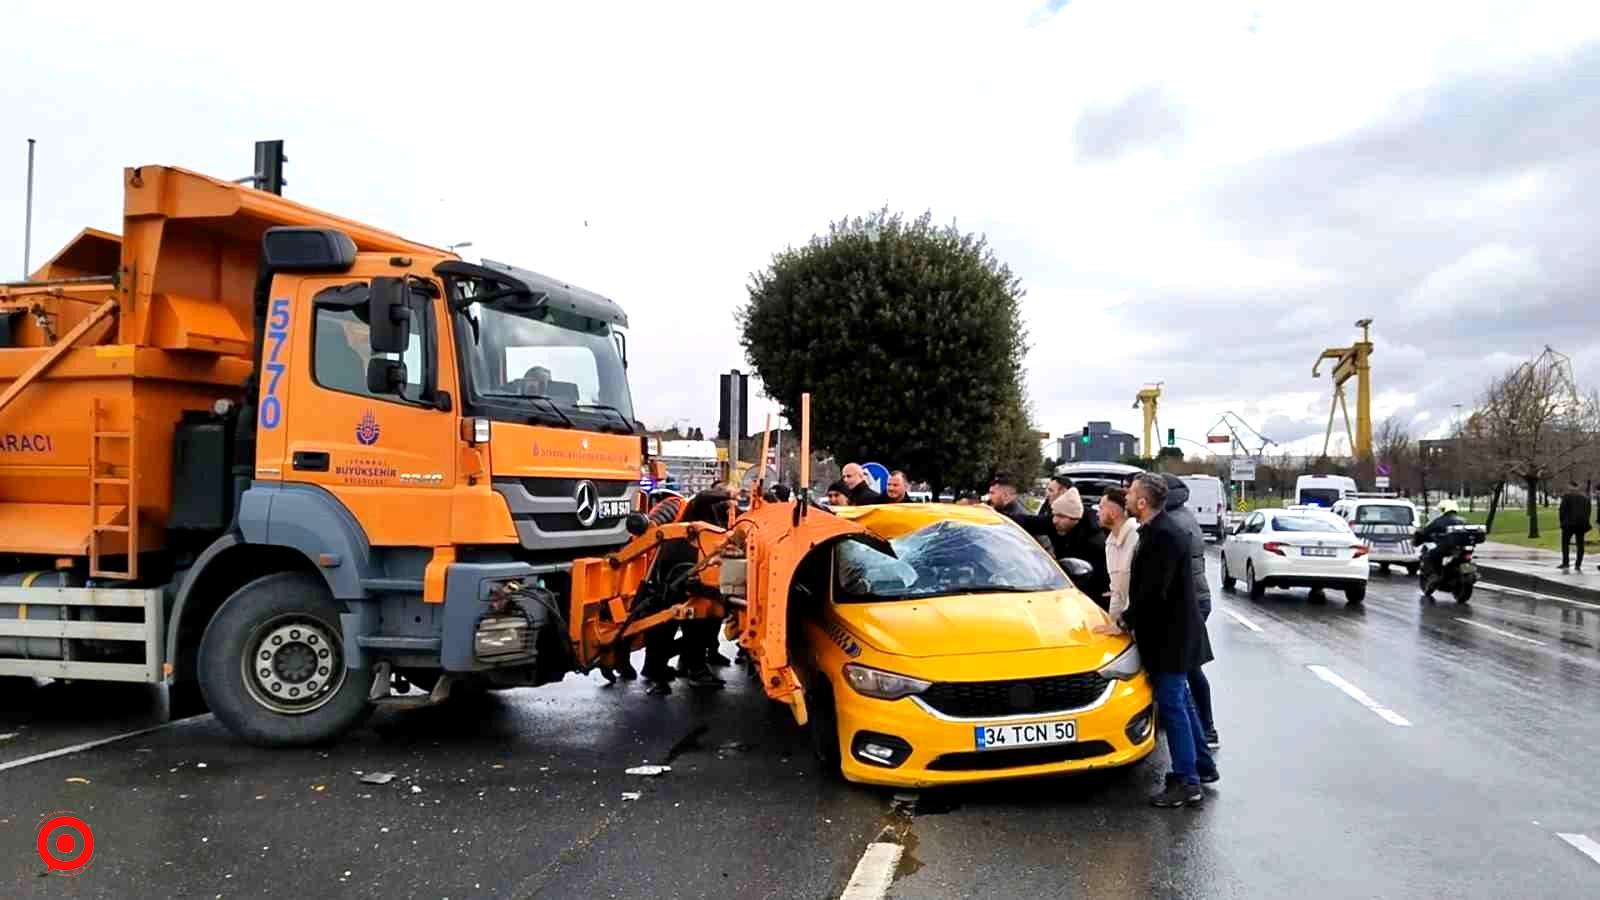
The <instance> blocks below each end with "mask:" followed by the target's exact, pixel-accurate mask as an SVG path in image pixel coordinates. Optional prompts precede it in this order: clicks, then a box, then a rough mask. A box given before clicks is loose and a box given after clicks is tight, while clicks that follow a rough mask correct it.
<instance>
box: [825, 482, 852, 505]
mask: <svg viewBox="0 0 1600 900" xmlns="http://www.w3.org/2000/svg"><path fill="white" fill-rule="evenodd" d="M849 505H850V489H849V488H848V487H846V486H845V483H844V481H843V480H840V481H835V482H834V483H833V484H830V485H828V506H829V507H830V508H832V509H838V508H839V507H841V506H849Z"/></svg>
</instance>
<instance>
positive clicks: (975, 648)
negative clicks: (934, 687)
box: [832, 589, 1111, 657]
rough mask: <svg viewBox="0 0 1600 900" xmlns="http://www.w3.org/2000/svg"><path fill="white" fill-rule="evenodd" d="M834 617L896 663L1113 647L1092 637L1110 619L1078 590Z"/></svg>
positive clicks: (862, 608)
mask: <svg viewBox="0 0 1600 900" xmlns="http://www.w3.org/2000/svg"><path fill="white" fill-rule="evenodd" d="M832 611H833V613H834V614H835V615H837V616H838V617H839V619H840V621H841V622H842V623H843V624H844V626H845V627H846V628H848V629H849V630H850V632H851V633H852V634H854V635H855V636H856V637H858V638H860V639H861V640H862V641H863V642H865V643H866V644H867V645H868V646H870V647H872V648H873V649H875V650H879V651H882V652H884V653H889V654H892V655H895V656H908V657H935V656H960V655H971V654H977V653H1014V652H1018V651H1025V650H1048V649H1057V648H1071V647H1089V646H1092V645H1096V644H1100V643H1103V642H1105V641H1107V640H1110V638H1108V637H1107V636H1106V635H1103V634H1096V633H1094V632H1093V631H1091V630H1090V629H1091V628H1092V627H1093V626H1095V625H1103V624H1109V623H1110V621H1111V619H1110V617H1109V616H1107V615H1106V614H1105V613H1104V612H1103V611H1101V609H1100V607H1098V606H1095V605H1094V604H1093V603H1091V602H1090V601H1089V599H1088V598H1087V597H1085V596H1083V595H1082V594H1080V593H1078V592H1077V591H1076V590H1072V589H1067V590H1060V591H1040V592H1038V593H1033V594H1010V593H1006V594H957V595H951V596H946V597H925V598H918V599H915V600H893V601H877V602H868V603H836V604H833V605H832Z"/></svg>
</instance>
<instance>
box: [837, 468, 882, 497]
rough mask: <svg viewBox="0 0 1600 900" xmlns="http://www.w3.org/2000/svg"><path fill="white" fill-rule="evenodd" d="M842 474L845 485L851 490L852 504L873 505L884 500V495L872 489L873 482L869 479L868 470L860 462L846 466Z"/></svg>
mask: <svg viewBox="0 0 1600 900" xmlns="http://www.w3.org/2000/svg"><path fill="white" fill-rule="evenodd" d="M842 475H843V481H844V486H845V487H846V488H848V489H849V490H850V494H849V496H850V505H851V506H872V505H874V504H877V503H882V502H883V495H882V494H880V493H878V492H877V491H875V490H873V489H872V482H870V481H868V480H867V472H866V470H865V469H863V468H861V464H860V463H850V464H849V465H847V466H845V467H844V472H843V473H842Z"/></svg>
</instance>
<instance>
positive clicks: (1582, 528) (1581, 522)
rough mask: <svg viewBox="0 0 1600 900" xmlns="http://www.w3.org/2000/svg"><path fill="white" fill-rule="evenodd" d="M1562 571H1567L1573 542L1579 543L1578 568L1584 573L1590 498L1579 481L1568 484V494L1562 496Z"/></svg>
mask: <svg viewBox="0 0 1600 900" xmlns="http://www.w3.org/2000/svg"><path fill="white" fill-rule="evenodd" d="M1559 517H1560V520H1561V571H1563V572H1565V571H1566V570H1567V561H1568V559H1569V556H1568V551H1569V550H1570V548H1571V545H1572V542H1573V540H1577V542H1578V567H1577V571H1579V572H1581V571H1583V542H1584V538H1585V536H1586V535H1588V533H1589V498H1588V497H1587V496H1585V495H1584V493H1583V488H1581V487H1579V486H1578V482H1577V481H1570V482H1568V483H1567V492H1566V493H1565V494H1562V495H1561V512H1560V515H1559Z"/></svg>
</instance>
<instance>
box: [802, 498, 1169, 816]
mask: <svg viewBox="0 0 1600 900" xmlns="http://www.w3.org/2000/svg"><path fill="white" fill-rule="evenodd" d="M838 512H839V515H841V516H844V517H846V518H850V519H853V520H855V521H856V522H857V523H859V524H861V525H863V526H865V527H866V528H867V529H868V531H869V532H870V537H865V538H853V539H848V540H845V541H843V542H841V543H838V544H835V545H833V546H831V547H823V548H820V549H819V550H818V551H815V552H813V554H812V556H811V558H809V559H808V560H807V561H806V562H805V563H803V564H802V565H801V567H800V569H799V570H798V571H797V572H796V574H795V579H794V582H793V585H794V586H793V587H792V588H791V591H792V594H791V597H793V598H794V599H791V601H790V604H791V605H790V613H791V615H793V616H794V617H795V621H796V622H797V623H799V624H797V626H796V628H797V629H798V631H799V637H800V638H801V639H800V640H798V641H797V642H796V643H797V647H796V650H795V657H794V659H795V664H796V666H797V668H799V669H800V670H801V671H802V677H803V679H804V683H805V686H806V707H807V709H808V711H809V713H810V717H811V721H810V724H809V728H810V729H811V737H812V742H813V746H814V748H815V750H816V752H817V755H818V757H819V758H820V759H821V760H822V761H823V762H824V764H826V765H829V766H836V767H837V768H838V770H839V771H840V772H841V773H842V774H843V775H844V777H845V778H846V779H848V780H850V781H858V782H867V783H872V784H885V785H896V786H902V787H928V786H932V785H941V784H954V783H964V782H976V781H990V780H995V779H1006V778H1020V777H1026V776H1034V775H1052V774H1059V773H1063V772H1074V771H1081V770H1086V769H1100V768H1106V767H1111V766H1123V765H1128V764H1131V763H1134V762H1137V761H1139V760H1141V759H1143V758H1144V757H1145V756H1147V755H1149V754H1150V752H1151V750H1153V749H1154V747H1155V730H1156V729H1155V706H1154V695H1153V693H1152V689H1151V686H1150V682H1149V678H1148V676H1147V675H1146V674H1145V672H1144V670H1143V666H1142V665H1141V663H1140V661H1139V651H1138V648H1137V647H1136V646H1135V645H1134V644H1133V642H1132V640H1131V639H1130V638H1129V637H1128V636H1127V635H1123V634H1099V633H1096V632H1095V631H1094V626H1097V625H1106V624H1109V622H1110V619H1109V618H1108V617H1107V616H1106V614H1105V613H1104V612H1103V611H1102V610H1101V609H1100V607H1098V606H1096V605H1095V604H1094V603H1093V602H1092V601H1091V600H1090V599H1089V598H1088V597H1086V596H1084V595H1083V594H1082V593H1081V592H1079V591H1078V590H1077V589H1076V588H1074V587H1073V586H1072V584H1071V583H1070V582H1069V581H1068V578H1067V576H1066V575H1065V574H1064V573H1063V569H1062V568H1061V566H1059V565H1058V564H1057V562H1056V560H1054V559H1052V558H1051V556H1050V554H1049V553H1046V552H1045V551H1044V550H1043V549H1041V548H1040V547H1039V546H1038V545H1037V544H1036V543H1034V541H1033V540H1032V539H1031V538H1029V537H1028V535H1027V534H1026V533H1024V532H1023V530H1022V529H1021V528H1019V527H1017V525H1016V524H1015V523H1013V522H1012V521H1011V520H1010V519H1007V518H1005V517H1003V516H1001V515H1000V514H999V513H996V512H994V511H993V510H990V509H987V508H985V507H981V506H951V505H944V504H931V503H929V504H924V503H914V504H911V503H908V504H895V505H887V506H865V507H851V508H846V509H841V510H839V511H838ZM888 550H892V551H893V555H889V553H887V552H885V551H888ZM1069 562H1070V561H1069Z"/></svg>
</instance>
